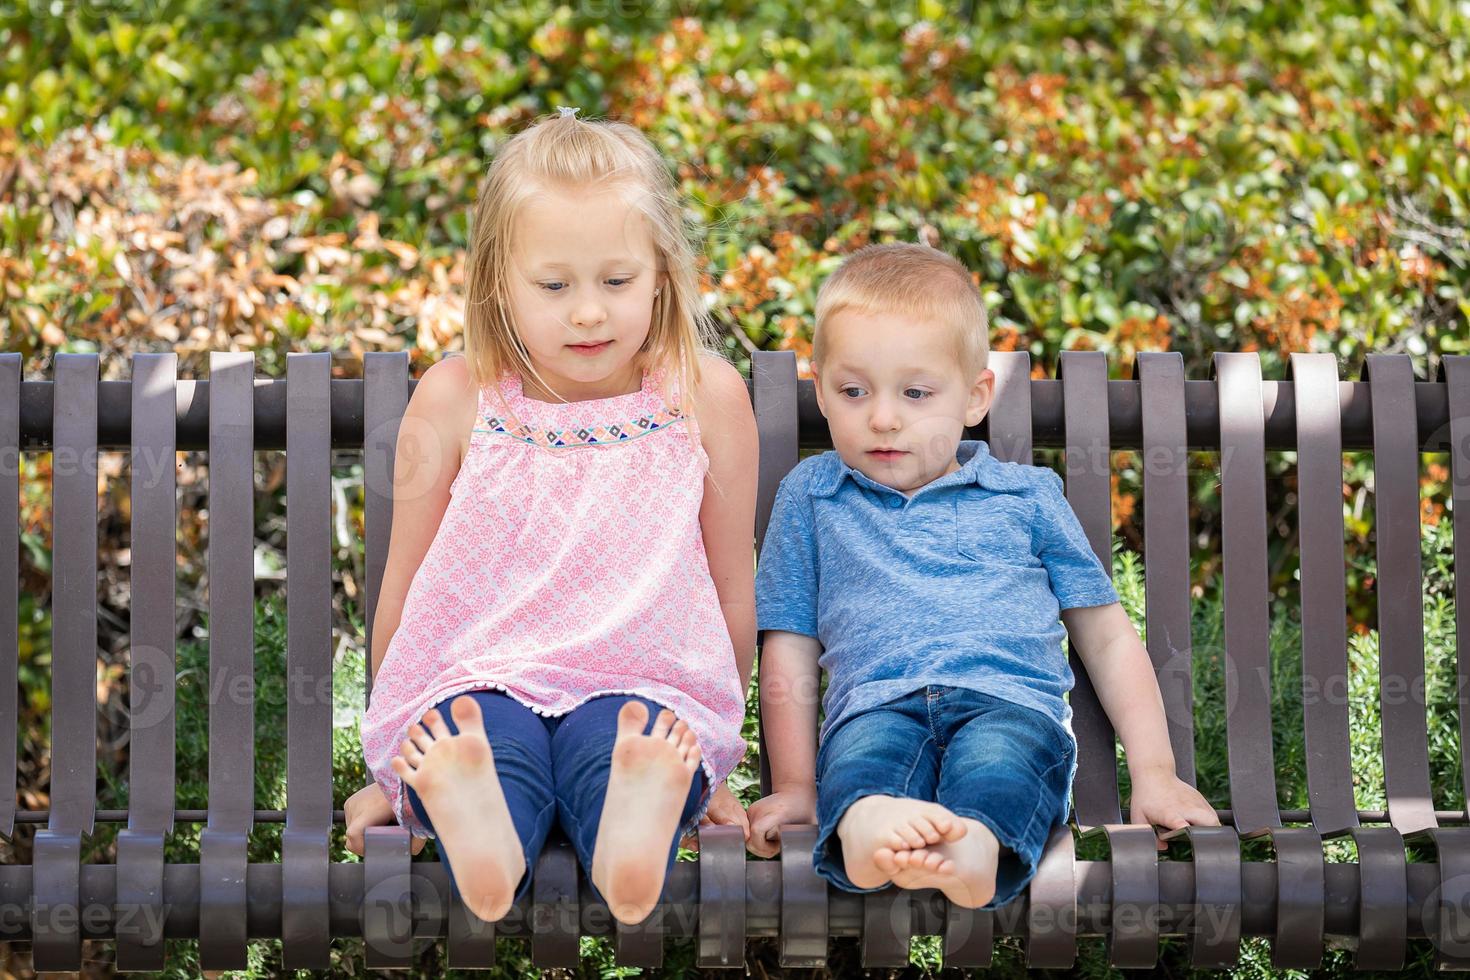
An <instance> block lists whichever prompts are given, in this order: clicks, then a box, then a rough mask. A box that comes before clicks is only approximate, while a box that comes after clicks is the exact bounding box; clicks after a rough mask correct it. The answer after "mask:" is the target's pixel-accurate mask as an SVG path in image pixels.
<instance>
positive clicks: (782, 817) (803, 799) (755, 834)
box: [746, 786, 817, 858]
mask: <svg viewBox="0 0 1470 980" xmlns="http://www.w3.org/2000/svg"><path fill="white" fill-rule="evenodd" d="M816 822H817V788H816V787H815V786H812V787H811V788H810V789H787V790H781V791H780V792H777V793H772V794H771V795H770V796H766V797H763V798H761V799H759V800H757V801H756V802H754V803H752V804H751V806H750V836H749V838H748V842H747V844H746V846H747V847H748V848H749V850H750V853H752V854H754V855H756V856H757V857H767V858H768V857H775V856H776V855H777V854H778V853H780V851H781V828H782V827H784V826H787V825H788V824H814V823H816Z"/></svg>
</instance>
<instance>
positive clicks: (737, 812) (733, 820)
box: [679, 783, 750, 851]
mask: <svg viewBox="0 0 1470 980" xmlns="http://www.w3.org/2000/svg"><path fill="white" fill-rule="evenodd" d="M699 825H700V826H701V827H713V826H724V827H739V828H740V829H741V830H742V831H744V833H745V839H746V840H747V841H749V840H750V820H749V819H747V818H746V816H745V807H743V806H741V805H740V801H739V800H737V799H736V798H735V794H734V793H732V792H730V787H729V785H727V784H726V783H721V784H720V785H719V786H717V787H715V792H714V795H712V796H711V797H710V800H709V809H708V810H706V811H705V814H704V819H703V820H701V821H699ZM679 843H680V844H681V845H682V846H683V847H687V848H688V849H689V850H691V851H697V850H699V834H698V833H693V834H690V835H689V836H687V837H685V838H684V839H683V840H682V841H680V842H679Z"/></svg>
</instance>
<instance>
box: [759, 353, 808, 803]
mask: <svg viewBox="0 0 1470 980" xmlns="http://www.w3.org/2000/svg"><path fill="white" fill-rule="evenodd" d="M750 374H751V379H752V380H751V399H752V407H753V409H754V411H755V424H756V431H757V432H758V433H759V436H760V464H759V465H760V469H759V472H758V474H757V480H756V497H755V552H756V555H757V556H759V554H760V550H761V547H762V546H763V545H764V544H765V541H766V528H767V527H768V526H769V525H770V523H771V510H772V508H774V507H775V505H776V490H777V489H778V488H779V487H780V486H781V481H782V480H783V479H785V477H786V474H787V473H790V472H791V470H792V468H794V467H795V466H796V462H797V442H798V437H799V430H798V428H797V414H796V386H797V381H796V355H795V354H794V353H792V352H791V351H756V352H755V353H754V354H752V355H751V356H750ZM756 642H757V656H758V657H759V644H760V636H759V634H757V636H756ZM756 683H757V685H759V683H760V661H759V660H757V663H756ZM755 712H756V741H757V756H758V760H759V762H758V765H759V767H760V780H761V795H763V796H764V795H766V794H769V793H770V792H771V761H770V758H769V757H768V756H767V754H766V730H765V726H764V725H762V724H761V720H760V700H759V699H756V708H755Z"/></svg>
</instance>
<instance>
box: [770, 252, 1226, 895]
mask: <svg viewBox="0 0 1470 980" xmlns="http://www.w3.org/2000/svg"><path fill="white" fill-rule="evenodd" d="M986 333H987V327H986V315H985V303H984V299H983V298H982V297H981V295H980V292H979V290H978V289H977V288H976V287H975V285H974V283H973V281H972V280H971V278H970V274H969V272H968V271H967V270H966V269H965V267H964V266H963V265H962V264H961V263H960V262H958V261H957V260H955V259H954V258H952V257H950V256H948V255H945V254H944V253H943V252H940V251H937V250H935V249H932V248H928V247H926V246H922V245H908V244H892V245H878V246H869V247H868V248H864V249H862V250H861V251H859V252H857V253H855V254H854V255H852V256H851V257H849V258H848V259H847V261H846V262H844V263H843V265H842V266H841V267H840V268H839V269H838V270H837V271H836V272H835V273H833V275H832V276H831V277H830V278H829V279H828V280H827V281H826V282H825V283H824V284H823V286H822V289H821V291H820V293H819V295H818V299H817V313H816V330H815V333H814V336H813V343H812V377H813V380H814V381H815V382H816V388H817V401H818V404H819V405H820V406H821V410H822V414H823V415H825V416H826V418H827V421H828V423H829V425H830V427H831V430H832V443H833V446H834V447H835V449H834V450H833V451H830V452H826V453H823V454H822V455H820V456H816V457H812V458H809V459H806V460H803V461H802V462H801V463H800V464H799V465H797V467H796V468H795V469H793V470H792V471H791V473H790V474H789V475H788V476H787V477H786V479H785V480H783V481H782V483H781V487H780V490H779V491H778V492H777V495H776V502H775V508H774V511H773V513H772V515H771V523H770V527H769V529H768V530H767V532H766V539H765V543H764V546H763V547H762V550H761V556H760V566H759V569H758V570H757V573H756V601H757V621H758V626H759V628H760V629H762V630H764V631H765V644H764V652H763V655H762V663H761V667H762V669H761V704H762V719H763V723H764V726H765V734H766V745H767V747H768V750H769V752H770V763H771V776H772V790H773V792H772V794H771V795H770V796H768V797H766V798H764V799H762V800H760V801H759V802H758V803H756V804H755V805H754V806H752V807H751V808H750V813H749V818H750V824H751V834H750V846H751V849H752V850H753V851H755V853H757V854H764V855H767V856H769V855H771V854H774V853H775V852H776V851H777V850H778V849H779V848H780V841H779V833H780V830H779V828H780V827H781V826H783V825H786V824H812V823H816V824H817V826H818V837H817V846H816V853H815V855H814V860H815V864H816V870H817V872H818V874H820V875H821V876H822V877H823V878H825V879H826V880H828V881H830V882H832V883H833V884H835V885H837V886H838V887H841V888H844V889H847V890H849V891H860V892H862V891H877V890H879V889H881V888H883V887H885V886H886V885H887V884H888V883H889V882H892V883H894V884H896V885H898V886H899V887H902V888H937V889H939V890H941V891H943V892H944V894H945V895H946V896H947V897H948V898H949V899H950V901H952V902H954V903H956V904H958V905H962V906H964V907H967V908H982V907H984V908H993V907H998V906H1000V905H1004V904H1005V903H1006V902H1008V901H1010V900H1011V899H1012V898H1014V897H1015V896H1016V895H1017V894H1018V893H1019V892H1020V891H1021V890H1022V889H1023V888H1024V887H1025V886H1026V884H1027V882H1029V881H1030V880H1031V877H1032V876H1033V875H1034V874H1035V871H1036V863H1037V860H1038V859H1039V857H1040V855H1041V851H1042V848H1043V847H1044V846H1045V844H1046V841H1047V839H1048V838H1049V836H1050V835H1051V832H1052V829H1053V827H1055V826H1057V825H1059V824H1063V823H1065V822H1066V819H1067V817H1068V814H1069V812H1070V803H1069V798H1070V795H1071V785H1072V778H1073V776H1074V774H1075V771H1076V765H1077V748H1076V741H1075V738H1074V736H1073V734H1072V726H1071V718H1072V709H1071V706H1070V705H1068V704H1067V703H1066V701H1064V700H1063V697H1062V695H1063V694H1064V693H1065V692H1066V691H1068V690H1070V689H1071V687H1072V682H1073V676H1072V672H1071V669H1070V668H1069V666H1068V664H1067V659H1066V657H1065V655H1064V654H1063V651H1062V645H1061V641H1062V638H1063V635H1064V634H1063V628H1062V627H1063V624H1065V626H1066V633H1067V635H1070V637H1071V639H1072V642H1073V643H1074V645H1075V647H1076V649H1077V650H1078V652H1079V654H1080V656H1081V657H1082V660H1083V663H1084V664H1085V665H1086V668H1087V673H1088V676H1089V677H1090V678H1091V679H1092V682H1093V685H1094V687H1095V688H1096V690H1097V694H1098V697H1099V699H1100V700H1101V702H1102V705H1103V708H1104V709H1105V710H1106V711H1107V713H1108V717H1109V718H1110V719H1111V720H1112V722H1113V725H1114V727H1115V728H1116V730H1117V732H1118V734H1119V736H1120V737H1121V739H1122V741H1123V746H1124V748H1125V749H1126V751H1127V753H1128V771H1129V775H1130V777H1131V779H1132V785H1133V796H1132V800H1131V801H1130V802H1131V813H1130V815H1131V817H1132V819H1133V821H1134V822H1135V823H1145V822H1147V823H1152V824H1155V825H1158V826H1163V827H1166V828H1170V829H1174V828H1178V827H1182V826H1184V825H1185V824H1187V823H1194V824H1218V822H1219V821H1218V820H1217V819H1216V817H1215V813H1214V810H1213V809H1212V808H1211V807H1210V806H1209V804H1208V803H1207V802H1206V801H1205V799H1204V798H1203V797H1202V796H1200V794H1199V793H1198V792H1197V791H1195V790H1194V789H1193V788H1192V787H1191V786H1189V785H1188V784H1187V783H1184V782H1182V781H1181V780H1180V779H1178V778H1177V777H1176V776H1175V774H1174V758H1173V754H1172V752H1171V750H1170V747H1169V738H1168V733H1167V730H1166V727H1165V725H1166V722H1165V716H1164V708H1163V700H1162V698H1161V696H1160V694H1159V689H1158V684H1157V682H1156V681H1155V679H1154V674H1153V669H1152V666H1151V664H1150V661H1149V658H1148V654H1147V652H1146V651H1145V649H1144V647H1143V645H1142V644H1141V643H1140V642H1139V638H1138V634H1137V632H1136V631H1135V630H1134V628H1133V624H1132V623H1131V622H1130V621H1129V619H1128V616H1127V614H1126V613H1125V612H1124V611H1123V608H1122V606H1121V605H1119V603H1118V594H1117V592H1116V591H1114V589H1113V585H1112V582H1111V580H1110V579H1109V577H1108V575H1107V573H1106V572H1105V571H1104V570H1103V567H1102V565H1101V564H1100V563H1099V562H1098V560H1097V557H1096V555H1094V554H1093V551H1092V549H1091V547H1090V546H1089V544H1088V542H1087V538H1086V536H1085V534H1084V532H1083V531H1082V528H1081V526H1080V525H1079V524H1078V522H1077V517H1076V515H1075V514H1074V513H1073V511H1072V509H1071V507H1070V505H1068V503H1067V501H1066V498H1065V497H1064V496H1063V495H1062V481H1061V479H1060V478H1059V477H1058V476H1057V475H1056V474H1055V473H1054V472H1052V471H1051V470H1050V469H1047V468H1044V467H1038V466H1028V465H1021V464H1018V463H1003V462H1000V461H999V460H997V459H996V458H995V457H993V456H991V455H990V452H989V448H988V447H987V445H986V444H985V442H983V441H980V440H965V441H961V436H963V434H964V428H965V426H973V425H977V424H978V423H979V422H980V420H981V419H982V418H984V416H985V413H986V411H987V410H988V409H989V407H990V401H991V398H992V397H993V394H994V389H995V374H994V372H992V371H990V370H989V369H988V368H987V367H986V360H987V357H988V342H987V337H986ZM1059 616H1060V619H1061V622H1058V617H1059ZM821 668H826V670H827V672H828V675H829V676H828V681H829V683H828V689H827V693H826V696H825V698H824V700H823V705H824V708H825V711H826V718H825V720H824V721H823V724H822V729H821V740H820V744H821V748H820V750H817V746H816V740H814V738H813V734H814V732H815V730H816V722H817V704H816V702H817V698H816V691H817V690H818V682H819V679H820V670H821ZM1160 846H1161V847H1162V846H1163V844H1162V842H1160Z"/></svg>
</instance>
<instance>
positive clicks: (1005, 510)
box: [955, 493, 1036, 563]
mask: <svg viewBox="0 0 1470 980" xmlns="http://www.w3.org/2000/svg"><path fill="white" fill-rule="evenodd" d="M1035 520H1036V504H1035V503H1034V502H1033V501H1030V500H1026V499H1025V498H1022V497H1015V496H1012V495H1010V494H1004V493H997V494H993V495H992V496H989V497H985V498H983V499H979V500H976V499H973V498H972V499H969V500H962V499H958V498H957V499H956V500H955V550H956V551H958V552H959V554H960V555H961V556H962V557H964V558H968V559H970V560H971V561H979V562H1021V563H1028V562H1030V561H1031V560H1032V558H1034V557H1035V555H1034V553H1033V552H1032V550H1031V528H1032V525H1033V524H1034V523H1035Z"/></svg>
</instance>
